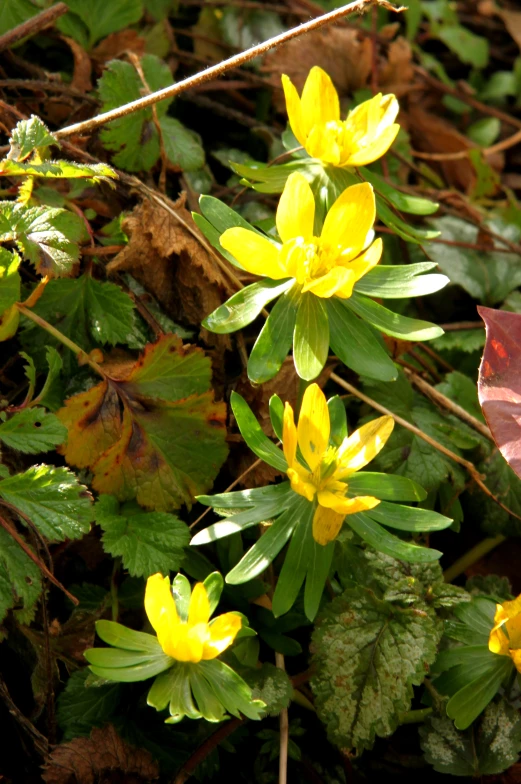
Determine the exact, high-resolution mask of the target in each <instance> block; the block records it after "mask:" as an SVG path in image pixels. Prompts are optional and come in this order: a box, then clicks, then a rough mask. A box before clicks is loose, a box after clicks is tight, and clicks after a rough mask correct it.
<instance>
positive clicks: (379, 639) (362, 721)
mask: <svg viewBox="0 0 521 784" xmlns="http://www.w3.org/2000/svg"><path fill="white" fill-rule="evenodd" d="M439 636H440V634H439V628H438V625H437V623H436V618H435V616H434V612H433V611H432V610H431V611H424V612H423V613H418V612H417V611H416V610H415V609H413V608H410V609H409V608H405V609H404V608H401V607H398V606H396V605H391V604H389V603H388V602H385V601H380V600H379V599H377V598H376V596H375V595H374V594H373V593H372V592H370V591H367V590H365V589H364V588H360V587H358V588H352V589H348V590H347V591H345V592H344V593H343V594H342V595H341V596H339V597H337V598H336V599H334V600H333V601H332V602H331V604H330V605H329V606H328V607H327V608H326V609H325V610H324V612H323V613H322V615H321V616H320V617H319V619H318V621H317V624H316V627H315V631H314V633H313V637H312V640H313V642H312V651H313V667H314V668H315V674H314V676H313V678H312V680H311V686H312V689H313V692H314V694H315V706H316V709H317V714H318V716H319V718H320V719H321V721H322V722H323V723H324V724H325V726H326V728H327V733H328V736H329V739H330V740H331V741H332V742H333V743H335V744H336V745H338V746H340V747H344V748H345V747H347V748H352V747H356V748H357V749H362V748H371V746H372V745H373V743H374V739H375V735H378V736H380V737H386V736H388V735H390V734H391V733H392V732H394V730H395V729H396V727H397V726H398V723H399V714H400V713H401V712H402V711H407V710H408V709H409V707H410V703H411V699H412V696H413V690H412V686H413V685H418V684H420V683H421V682H422V681H423V679H424V677H425V675H426V673H427V672H428V670H429V666H430V665H431V664H432V663H433V662H434V659H435V657H436V649H437V642H438V639H439Z"/></svg>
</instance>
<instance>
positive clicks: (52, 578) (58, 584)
mask: <svg viewBox="0 0 521 784" xmlns="http://www.w3.org/2000/svg"><path fill="white" fill-rule="evenodd" d="M0 525H1V526H2V528H3V529H4V530H5V531H7V533H8V534H10V536H12V537H13V539H14V540H15V542H16V543H17V544H18V545H19V546H20V547H21V548H22V550H23V551H24V553H25V554H26V556H27V557H28V558H30V559H31V561H32V562H33V563H35V564H36V566H37V567H38V569H39V570H40V571H41V572H42V574H44V575H45V577H47V579H48V580H49V581H50V582H51V583H52V584H53V585H55V586H56V588H59V589H60V591H63V593H64V594H65V596H66V597H67V598H68V599H70V600H71V602H72V603H73V604H75V605H78V604H79V603H80V602H79V600H78V599H77V598H76V597H75V596H73V595H72V593H70V592H69V591H68V590H67V588H66V587H65V586H64V585H62V584H61V582H60V581H59V580H58V579H56V577H55V576H54V575H53V573H52V572H51V571H49V569H48V568H47V567H46V565H45V564H44V562H43V561H42V560H41V559H40V558H38V556H37V555H35V554H34V553H33V551H32V550H31V548H30V547H29V545H28V544H26V542H24V540H23V538H22V537H21V536H20V534H19V533H18V531H17V530H16V529H15V527H14V526H13V525H11V524H10V523H9V522H8V521H7V520H6V519H5V518H4V517H1V516H0Z"/></svg>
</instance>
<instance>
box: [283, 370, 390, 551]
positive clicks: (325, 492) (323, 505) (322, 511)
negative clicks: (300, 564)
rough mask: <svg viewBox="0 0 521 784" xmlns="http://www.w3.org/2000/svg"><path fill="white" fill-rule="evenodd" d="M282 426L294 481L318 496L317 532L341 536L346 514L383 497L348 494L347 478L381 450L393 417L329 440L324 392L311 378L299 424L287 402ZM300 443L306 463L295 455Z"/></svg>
mask: <svg viewBox="0 0 521 784" xmlns="http://www.w3.org/2000/svg"><path fill="white" fill-rule="evenodd" d="M283 427H284V429H283V437H282V439H283V447H284V456H285V458H286V460H287V462H288V470H287V474H288V477H289V480H290V482H291V487H292V489H293V490H294V492H295V493H298V494H299V495H302V496H304V498H307V500H308V501H315V500H316V501H317V507H316V509H315V512H314V516H313V538H314V539H315V541H317V542H318V543H319V544H322V545H326V544H327V543H328V542H330V541H331V540H332V539H334V538H335V537H336V536H337V534H338V532H339V531H340V528H341V526H342V523H343V521H344V517H345V516H346V515H348V514H355V513H356V512H363V511H365V510H367V509H373V508H374V507H375V506H377V505H378V504H379V503H380V501H379V500H378V499H377V498H374V497H372V496H358V497H356V498H347V497H346V496H347V491H348V481H347V480H348V478H349V476H351V475H352V474H354V473H355V471H358V470H360V469H361V468H363V467H364V466H365V465H367V463H369V462H370V461H371V460H372V459H373V458H374V457H375V456H376V455H377V454H378V452H380V450H381V449H382V447H383V446H384V445H385V443H386V441H387V439H388V438H389V436H390V435H391V432H392V429H393V427H394V420H393V418H392V417H390V416H383V417H380V418H379V419H375V420H373V421H372V422H369V423H368V424H366V425H363V426H362V427H361V428H360V429H359V430H356V431H355V432H354V433H353V434H352V435H351V436H349V437H347V436H346V438H344V440H343V441H342V443H341V444H340V446H339V447H334V446H329V437H330V433H331V425H330V418H329V409H328V406H327V402H326V398H325V396H324V393H323V392H322V390H321V389H320V387H319V386H317V384H311V386H309V387H308V388H307V389H306V392H305V393H304V398H303V400H302V409H301V412H300V416H299V420H298V426H295V420H294V417H293V409H292V408H291V406H290V404H289V403H286V406H285V410H284V425H283ZM297 446H298V447H300V452H301V454H302V456H303V458H304V460H305V463H306V465H304V464H303V463H302V462H301V460H299V458H298V457H297Z"/></svg>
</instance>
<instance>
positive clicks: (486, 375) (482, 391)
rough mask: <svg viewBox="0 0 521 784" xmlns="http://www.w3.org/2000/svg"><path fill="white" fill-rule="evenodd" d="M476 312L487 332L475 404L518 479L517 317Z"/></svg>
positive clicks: (520, 334) (520, 367)
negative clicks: (481, 412) (479, 405)
mask: <svg viewBox="0 0 521 784" xmlns="http://www.w3.org/2000/svg"><path fill="white" fill-rule="evenodd" d="M478 312H479V315H480V316H481V318H482V319H483V321H484V322H485V326H486V330H487V340H486V343H485V351H484V352H483V358H482V360H481V365H480V368H479V383H478V393H479V402H480V403H481V408H482V409H483V413H484V415H485V419H486V420H487V424H488V426H489V428H490V430H491V432H492V435H493V436H494V441H495V442H496V444H497V445H498V447H499V450H500V452H501V454H502V455H503V457H504V458H505V460H506V461H507V463H508V464H509V465H510V467H511V468H512V470H513V471H515V472H516V474H517V475H518V476H520V477H521V315H520V314H518V313H509V312H507V311H505V310H493V309H492V308H483V307H478Z"/></svg>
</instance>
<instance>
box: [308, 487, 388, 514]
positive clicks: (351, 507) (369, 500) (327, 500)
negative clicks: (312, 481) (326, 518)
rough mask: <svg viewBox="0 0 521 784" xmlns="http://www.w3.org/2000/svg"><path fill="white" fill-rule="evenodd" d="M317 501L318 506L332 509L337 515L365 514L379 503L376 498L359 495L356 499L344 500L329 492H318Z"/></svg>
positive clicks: (338, 495)
mask: <svg viewBox="0 0 521 784" xmlns="http://www.w3.org/2000/svg"><path fill="white" fill-rule="evenodd" d="M317 500H318V503H319V504H320V506H324V507H326V508H327V509H333V510H334V511H335V512H337V514H342V515H347V514H355V513H356V512H365V511H367V509H374V508H375V506H378V504H379V503H380V501H379V499H378V498H373V496H370V495H360V496H358V497H357V498H345V497H344V496H343V495H340V494H339V493H332V492H330V491H329V490H327V489H326V490H320V491H319V492H318V493H317Z"/></svg>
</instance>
